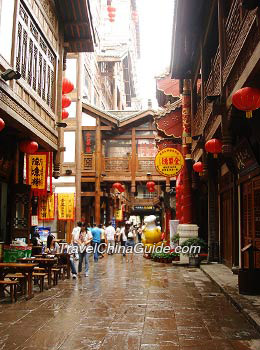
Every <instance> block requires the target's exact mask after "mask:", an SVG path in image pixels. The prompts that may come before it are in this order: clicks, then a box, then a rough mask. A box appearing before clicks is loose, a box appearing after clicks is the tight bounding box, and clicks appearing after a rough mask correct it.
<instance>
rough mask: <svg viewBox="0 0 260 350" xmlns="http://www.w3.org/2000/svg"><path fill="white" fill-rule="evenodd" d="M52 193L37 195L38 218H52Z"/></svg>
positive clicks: (53, 207)
mask: <svg viewBox="0 0 260 350" xmlns="http://www.w3.org/2000/svg"><path fill="white" fill-rule="evenodd" d="M54 203H55V201H54V193H53V194H48V195H47V196H43V197H39V220H43V221H44V220H46V221H48V220H54V210H55V204H54Z"/></svg>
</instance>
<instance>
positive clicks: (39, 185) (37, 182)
mask: <svg viewBox="0 0 260 350" xmlns="http://www.w3.org/2000/svg"><path fill="white" fill-rule="evenodd" d="M48 164H49V153H48V152H37V153H35V154H27V156H26V184H27V185H30V186H31V190H32V192H33V194H34V195H35V196H44V195H46V194H47V178H48V173H49V171H48V169H49V167H48Z"/></svg>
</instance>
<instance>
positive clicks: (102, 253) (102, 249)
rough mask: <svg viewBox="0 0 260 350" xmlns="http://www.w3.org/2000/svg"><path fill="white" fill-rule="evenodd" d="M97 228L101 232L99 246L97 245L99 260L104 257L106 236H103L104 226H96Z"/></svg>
mask: <svg viewBox="0 0 260 350" xmlns="http://www.w3.org/2000/svg"><path fill="white" fill-rule="evenodd" d="M98 227H99V228H100V230H101V237H100V245H99V252H100V258H101V257H102V258H103V257H104V253H105V250H106V235H105V229H106V227H105V225H103V226H102V225H101V224H100V225H98Z"/></svg>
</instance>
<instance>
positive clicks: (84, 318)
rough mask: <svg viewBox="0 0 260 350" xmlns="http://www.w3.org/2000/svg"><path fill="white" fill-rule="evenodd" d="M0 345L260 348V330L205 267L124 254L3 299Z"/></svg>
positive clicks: (52, 349)
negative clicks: (27, 295) (22, 296)
mask: <svg viewBox="0 0 260 350" xmlns="http://www.w3.org/2000/svg"><path fill="white" fill-rule="evenodd" d="M0 349H1V350H36V349H37V350H47V349H48V350H117V349H118V350H259V349H260V334H259V333H258V332H257V331H256V330H255V328H254V327H253V326H252V325H251V324H250V323H249V322H248V321H247V320H246V319H245V318H244V316H243V315H242V314H241V313H240V312H239V311H238V310H237V309H236V308H235V307H234V306H233V305H232V304H231V303H230V302H229V301H228V300H227V298H226V297H225V295H224V294H223V293H222V292H221V291H220V289H219V287H218V286H217V285H216V284H215V283H213V282H212V281H211V280H210V278H209V277H208V276H206V275H205V273H203V272H202V271H201V270H200V269H190V268H187V267H183V266H178V267H176V266H171V265H170V266H169V265H168V264H160V263H156V262H153V261H148V260H146V259H143V258H142V257H141V256H135V260H134V263H126V261H125V260H124V258H122V257H121V256H118V255H117V256H108V257H105V258H104V259H102V260H100V261H99V262H98V263H97V264H93V263H92V262H91V264H90V273H89V277H85V276H84V275H83V274H82V275H81V276H80V277H79V278H78V279H77V280H72V279H71V280H65V281H60V282H59V284H58V286H57V287H55V288H51V289H50V290H48V291H44V292H43V293H39V292H38V293H36V294H35V297H34V298H33V299H32V300H29V301H25V300H19V301H18V302H17V303H16V304H10V303H7V302H5V303H2V304H0Z"/></svg>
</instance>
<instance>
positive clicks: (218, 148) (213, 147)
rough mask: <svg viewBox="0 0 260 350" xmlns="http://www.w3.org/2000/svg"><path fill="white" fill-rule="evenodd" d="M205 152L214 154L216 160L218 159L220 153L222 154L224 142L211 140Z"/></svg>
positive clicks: (206, 145) (207, 143)
mask: <svg viewBox="0 0 260 350" xmlns="http://www.w3.org/2000/svg"><path fill="white" fill-rule="evenodd" d="M205 150H206V151H207V152H209V153H213V156H214V158H217V157H218V153H221V152H222V142H221V141H220V140H218V139H211V140H209V141H207V142H206V144H205Z"/></svg>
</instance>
